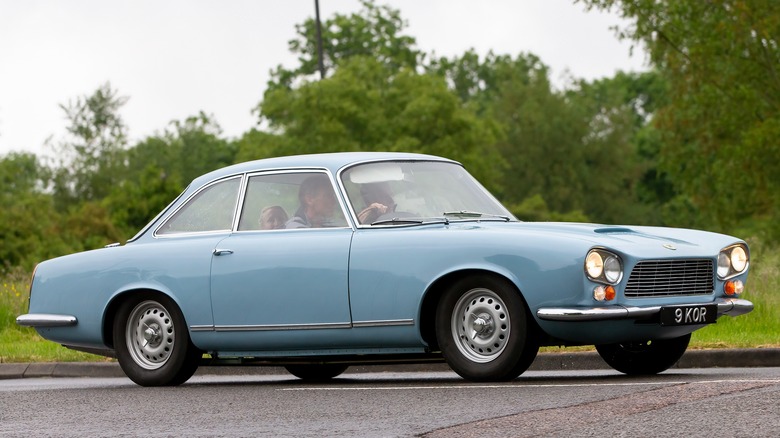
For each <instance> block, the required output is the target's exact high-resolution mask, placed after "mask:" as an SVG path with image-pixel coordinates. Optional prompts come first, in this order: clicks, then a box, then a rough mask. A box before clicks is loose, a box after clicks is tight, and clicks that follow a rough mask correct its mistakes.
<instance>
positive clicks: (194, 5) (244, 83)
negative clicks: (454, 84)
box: [0, 0, 646, 155]
mask: <svg viewBox="0 0 780 438" xmlns="http://www.w3.org/2000/svg"><path fill="white" fill-rule="evenodd" d="M378 3H379V4H388V5H390V6H392V7H394V8H396V9H400V11H401V15H402V17H403V18H404V19H405V20H407V22H408V24H409V27H408V29H407V30H406V33H407V34H408V35H411V36H413V37H415V38H416V39H417V44H418V48H419V49H421V50H422V51H424V52H428V53H430V52H435V53H436V54H437V55H440V56H441V55H444V56H454V55H460V54H463V53H464V52H465V51H466V50H468V49H469V48H474V49H476V50H477V52H478V53H480V54H485V53H487V52H488V51H490V50H493V51H494V52H495V53H498V54H511V55H517V54H518V53H524V52H531V53H533V54H536V55H537V56H539V57H540V58H541V60H542V62H544V63H545V64H546V65H548V66H550V68H551V69H552V80H553V82H554V83H555V84H557V85H558V86H563V85H564V84H565V83H566V77H567V75H570V76H572V77H575V78H583V79H595V78H601V77H606V76H612V75H613V74H614V73H615V72H616V71H618V70H623V71H638V70H644V69H645V68H646V65H645V55H644V53H643V52H641V51H640V50H635V53H634V54H633V55H631V54H630V43H628V42H620V41H618V40H617V38H616V37H615V33H614V31H612V30H610V27H612V26H615V25H618V24H624V23H623V22H621V20H620V19H619V18H618V17H617V16H616V15H614V14H606V13H602V12H599V11H590V12H586V11H585V8H584V6H583V5H581V4H574V3H573V0H484V1H480V2H477V1H473V0H472V1H467V0H426V1H421V0H384V1H379V2H378ZM359 9H360V3H359V2H358V1H357V0H320V15H321V17H322V18H323V19H325V18H327V17H330V16H332V15H333V14H334V13H342V14H349V13H352V12H356V11H357V10H359ZM313 16H314V0H285V1H281V0H278V1H266V0H186V1H185V0H133V1H119V0H68V1H58V0H24V1H17V0H0V155H5V154H7V153H9V152H11V151H32V152H35V153H48V151H47V150H46V149H44V148H43V144H44V142H45V141H46V139H47V138H48V137H53V139H54V140H55V141H56V140H57V139H59V138H62V137H63V136H64V133H65V124H66V122H65V119H64V112H63V110H62V109H61V108H60V107H59V104H67V102H68V101H69V100H75V99H76V98H78V97H79V96H84V95H88V94H91V93H92V92H94V91H95V90H96V89H97V88H98V87H99V86H100V85H101V84H103V83H105V82H110V83H111V86H112V87H113V88H114V89H117V90H118V91H119V93H120V95H122V96H127V97H129V101H128V102H127V104H126V105H125V106H124V107H123V109H122V110H121V113H120V115H121V116H122V118H123V120H124V121H125V124H126V125H127V126H128V128H129V134H130V141H131V144H133V143H134V142H135V141H137V140H140V139H142V138H144V137H146V136H149V135H154V134H155V133H158V132H161V131H162V130H163V129H164V128H165V127H166V126H167V125H168V123H169V122H170V121H172V120H183V119H185V118H186V117H188V116H191V115H195V114H197V113H198V112H199V111H201V110H202V111H204V112H206V113H207V114H211V115H213V116H214V118H215V119H216V121H217V122H218V123H219V125H220V126H221V127H222V129H223V131H224V134H225V135H226V136H228V137H237V136H240V135H241V134H242V133H243V132H245V131H247V130H249V129H250V128H251V127H252V126H254V125H255V124H256V123H257V119H256V117H255V116H253V115H252V114H251V113H250V111H251V109H252V108H253V107H255V106H256V105H257V104H258V102H260V100H261V98H262V95H263V91H264V88H265V83H266V81H267V80H268V76H269V71H270V70H271V69H273V68H275V67H276V66H277V65H279V64H284V65H287V66H292V65H294V64H295V58H294V57H293V56H292V55H291V54H290V53H289V52H288V50H287V42H288V41H289V40H290V39H292V38H293V37H294V36H295V24H298V23H302V22H303V21H304V20H305V19H306V18H307V17H313Z"/></svg>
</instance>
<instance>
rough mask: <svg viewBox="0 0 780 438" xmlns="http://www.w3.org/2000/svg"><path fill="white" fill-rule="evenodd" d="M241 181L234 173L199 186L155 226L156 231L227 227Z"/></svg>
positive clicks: (173, 231) (162, 232)
mask: <svg viewBox="0 0 780 438" xmlns="http://www.w3.org/2000/svg"><path fill="white" fill-rule="evenodd" d="M240 183H241V178H240V177H235V178H231V179H228V180H224V181H220V182H217V183H215V184H212V185H210V186H208V187H206V188H205V189H203V190H201V191H200V192H198V193H197V194H196V195H195V196H193V197H192V198H191V199H190V200H189V201H187V203H186V204H185V205H184V206H183V207H182V208H180V209H178V210H177V211H176V213H175V214H174V215H173V216H171V217H170V219H168V220H167V221H166V222H165V223H164V224H163V226H162V227H160V229H158V230H157V235H171V234H182V233H202V232H208V231H229V230H230V229H231V228H232V227H233V216H234V215H235V211H236V202H237V201H238V189H239V185H240Z"/></svg>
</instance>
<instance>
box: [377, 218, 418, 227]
mask: <svg viewBox="0 0 780 438" xmlns="http://www.w3.org/2000/svg"><path fill="white" fill-rule="evenodd" d="M423 222H424V221H423V220H422V219H407V218H400V217H394V218H392V219H382V220H381V221H374V222H371V225H387V224H404V225H406V224H422V223H423Z"/></svg>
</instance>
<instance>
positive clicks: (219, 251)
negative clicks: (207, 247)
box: [214, 248, 233, 256]
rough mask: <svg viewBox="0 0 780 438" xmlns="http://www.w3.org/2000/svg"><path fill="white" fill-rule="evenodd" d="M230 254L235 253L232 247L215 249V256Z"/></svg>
mask: <svg viewBox="0 0 780 438" xmlns="http://www.w3.org/2000/svg"><path fill="white" fill-rule="evenodd" d="M228 254H233V250H232V249H219V248H216V249H214V255H215V256H221V255H228Z"/></svg>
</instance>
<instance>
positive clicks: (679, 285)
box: [625, 260, 715, 298]
mask: <svg viewBox="0 0 780 438" xmlns="http://www.w3.org/2000/svg"><path fill="white" fill-rule="evenodd" d="M713 282H714V279H713V269H712V260H647V261H643V262H639V263H638V264H637V265H636V266H634V270H633V271H631V276H630V277H629V278H628V283H627V284H626V291H625V296H626V297H627V298H653V297H668V296H677V295H709V294H711V293H712V291H713V290H714V289H715V285H714V283H713Z"/></svg>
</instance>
